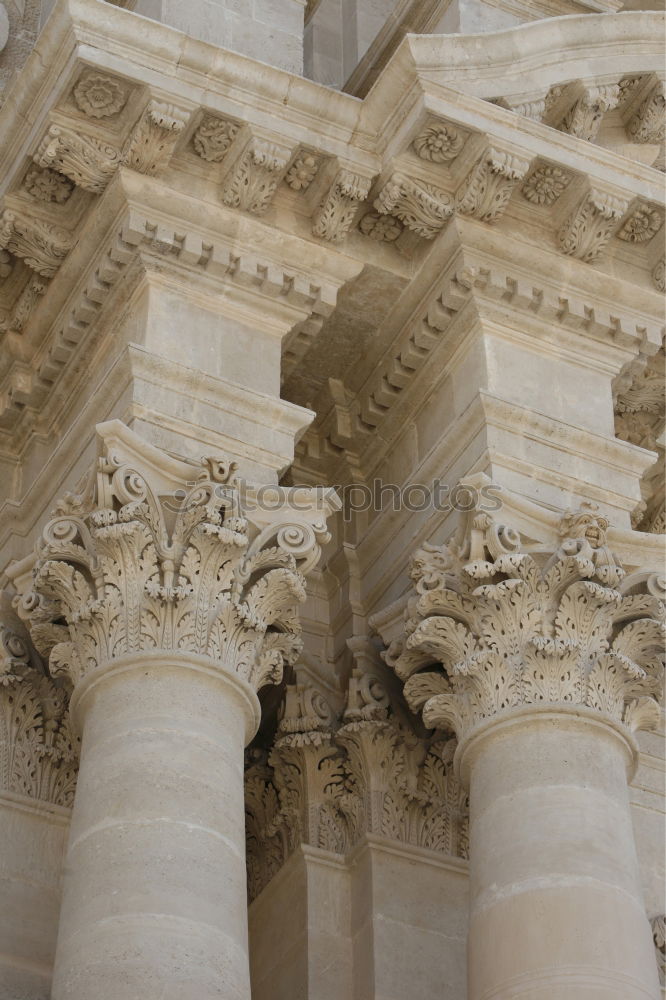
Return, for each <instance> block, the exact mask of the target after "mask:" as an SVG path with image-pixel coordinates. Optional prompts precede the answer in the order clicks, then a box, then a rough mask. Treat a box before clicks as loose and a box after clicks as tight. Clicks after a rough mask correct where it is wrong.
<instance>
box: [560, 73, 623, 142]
mask: <svg viewBox="0 0 666 1000" xmlns="http://www.w3.org/2000/svg"><path fill="white" fill-rule="evenodd" d="M579 89H582V93H581V94H580V96H578V97H577V98H576V100H575V101H574V102H573V104H572V105H571V106H570V107H569V109H568V110H567V112H566V114H565V115H564V117H563V118H562V120H561V121H560V123H559V125H558V126H557V127H558V128H559V129H560V131H562V132H568V133H569V135H575V136H577V137H578V138H579V139H587V140H588V141H591V140H592V139H594V137H595V136H596V134H597V132H598V131H599V126H600V125H601V120H602V118H603V116H604V114H605V113H606V112H607V111H612V110H613V108H615V107H617V105H618V103H619V101H620V96H621V93H620V87H619V86H618V85H617V84H608V85H604V86H600V87H583V88H579Z"/></svg>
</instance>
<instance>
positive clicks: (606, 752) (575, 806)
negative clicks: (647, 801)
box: [386, 507, 664, 1000]
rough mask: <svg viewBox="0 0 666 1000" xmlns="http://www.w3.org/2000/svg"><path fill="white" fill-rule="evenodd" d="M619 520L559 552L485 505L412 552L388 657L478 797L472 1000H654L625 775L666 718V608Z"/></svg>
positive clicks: (573, 535)
mask: <svg viewBox="0 0 666 1000" xmlns="http://www.w3.org/2000/svg"><path fill="white" fill-rule="evenodd" d="M607 529H608V522H607V521H606V519H605V518H603V517H602V516H601V515H600V514H598V512H596V511H595V510H593V509H591V508H590V507H588V508H586V509H583V510H580V511H577V512H568V513H567V514H565V515H564V516H563V517H562V520H561V524H560V541H559V545H556V546H555V547H554V550H553V548H550V550H547V551H544V546H537V545H535V544H534V543H533V544H532V545H529V544H527V542H526V541H525V539H524V538H523V537H521V534H520V533H519V532H518V531H515V530H514V529H512V528H510V527H508V526H506V525H502V524H500V523H497V522H495V521H493V520H492V519H491V517H490V516H489V514H488V513H483V512H479V511H475V512H473V513H472V514H470V515H469V516H468V522H467V525H466V526H465V529H464V531H463V532H461V533H460V534H459V535H458V537H457V538H456V539H455V541H454V542H453V543H451V544H450V545H448V546H427V547H425V548H424V549H421V550H420V551H419V552H417V553H416V555H415V557H414V559H413V562H412V579H413V581H414V585H415V589H416V594H415V596H414V597H413V598H412V599H411V600H410V602H409V606H408V609H407V611H406V616H405V625H404V629H403V632H402V635H401V636H400V637H399V638H398V639H396V640H394V642H393V643H392V644H391V646H390V648H389V650H388V653H387V654H386V658H387V661H388V662H389V663H390V664H391V665H392V666H393V668H394V670H395V671H396V673H397V674H398V676H399V677H401V678H402V679H403V680H404V682H405V688H404V690H405V696H406V697H407V700H408V702H409V703H410V705H411V706H412V708H413V709H414V710H421V711H422V713H423V719H424V722H425V724H426V725H427V726H429V727H443V728H451V729H453V730H455V732H456V735H457V737H458V741H459V745H458V749H457V751H456V760H455V763H456V767H457V770H458V773H459V774H460V775H461V777H462V779H463V781H464V782H465V783H469V787H470V883H471V915H470V937H469V984H468V985H469V997H470V1000H479V998H481V997H483V998H489V997H503V998H510V997H518V996H524V995H526V994H527V993H529V995H530V996H534V997H544V998H545V997H548V998H549V1000H560V998H564V997H570V996H572V995H573V994H575V995H576V996H577V997H581V998H582V997H590V998H591V997H600V996H604V997H608V998H610V997H614V998H617V1000H620V998H623V1000H627V998H630V997H631V998H634V997H635V998H638V997H648V996H649V997H654V998H657V997H658V995H659V992H658V983H657V975H656V965H655V962H654V955H653V949H652V944H651V936H650V928H649V924H648V921H647V918H646V914H645V909H644V903H643V900H642V895H641V889H640V882H639V876H638V864H637V859H636V849H635V845H634V838H633V830H632V825H631V816H630V813H629V801H628V795H627V774H628V773H629V775H631V772H632V770H633V768H634V766H635V763H636V759H637V744H636V741H635V737H634V733H635V732H636V731H637V730H640V729H644V728H650V727H651V726H652V725H654V724H656V722H657V721H658V719H659V706H658V703H657V696H658V694H659V691H660V688H661V680H662V677H663V659H662V657H663V637H664V626H663V620H664V606H663V604H662V602H661V601H660V600H659V597H658V596H657V595H658V593H659V590H658V581H657V580H656V578H655V577H650V576H649V574H641V573H638V574H631V575H628V576H625V571H624V569H623V568H622V566H621V565H620V564H619V562H618V560H617V559H616V558H615V556H614V555H613V553H612V552H611V550H610V548H609V547H608V543H607V537H606V531H607Z"/></svg>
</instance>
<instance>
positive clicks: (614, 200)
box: [559, 189, 629, 264]
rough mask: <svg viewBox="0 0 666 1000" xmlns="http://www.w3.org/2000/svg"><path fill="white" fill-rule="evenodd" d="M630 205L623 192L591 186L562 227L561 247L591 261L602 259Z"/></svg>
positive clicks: (568, 252)
mask: <svg viewBox="0 0 666 1000" xmlns="http://www.w3.org/2000/svg"><path fill="white" fill-rule="evenodd" d="M628 205H629V201H628V199H627V198H624V197H622V196H621V195H619V194H615V195H614V194H611V193H609V192H608V191H602V190H597V189H590V190H589V191H588V192H587V193H586V194H585V195H584V196H583V198H582V199H581V201H579V203H578V205H577V207H576V208H575V210H574V211H573V212H572V214H571V215H570V216H569V218H568V219H567V221H566V222H565V223H564V225H563V226H562V228H561V229H560V232H559V243H560V248H561V249H562V250H563V251H564V253H566V254H569V255H570V256H572V257H578V258H579V259H580V260H583V261H585V262H586V263H588V264H591V263H593V262H594V261H595V260H598V258H599V257H600V256H601V254H602V253H603V251H604V250H605V249H606V246H607V245H608V241H609V240H610V238H611V236H612V235H613V233H614V232H615V230H616V229H617V226H618V223H619V221H620V219H621V218H622V216H623V215H624V213H625V212H626V210H627V208H628Z"/></svg>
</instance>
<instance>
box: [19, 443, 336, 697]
mask: <svg viewBox="0 0 666 1000" xmlns="http://www.w3.org/2000/svg"><path fill="white" fill-rule="evenodd" d="M128 434H129V432H127V431H125V436H127V435H128ZM137 440H138V439H137ZM130 457H131V456H130ZM169 461H170V462H171V464H172V465H173V464H175V463H174V462H173V460H169ZM177 464H178V465H179V466H182V467H183V468H182V469H181V470H180V472H181V475H182V482H181V483H179V484H178V483H176V484H175V485H176V487H177V488H173V487H174V482H173V475H172V476H171V481H170V484H169V485H170V486H171V488H165V484H164V478H163V477H162V479H160V477H159V476H156V475H155V473H154V468H153V465H154V455H150V456H149V460H147V461H146V463H145V464H144V465H140V464H139V463H137V462H136V461H131V460H128V459H127V457H126V456H123V455H122V453H121V452H119V451H118V450H116V449H114V448H109V447H106V448H105V450H104V453H103V454H102V456H101V457H100V458H99V459H98V461H97V467H96V470H95V474H94V475H93V476H91V478H90V479H89V481H88V485H87V487H86V488H85V489H84V491H83V493H82V494H80V495H73V494H67V495H66V496H65V497H64V498H63V500H61V501H60V502H59V503H58V505H57V508H56V510H55V511H53V515H52V518H51V520H50V521H49V522H48V523H47V524H46V526H45V528H44V530H43V532H42V535H41V538H40V540H39V543H38V545H37V550H36V560H35V564H34V570H33V589H32V592H31V593H28V594H25V595H24V596H23V597H22V599H21V601H20V604H19V612H20V614H21V616H22V617H23V618H24V619H25V620H26V621H27V623H28V625H29V627H30V629H31V631H32V632H33V635H34V636H35V641H36V642H38V643H40V644H41V647H42V648H43V649H44V650H45V651H46V652H48V653H49V654H50V655H49V664H50V669H51V672H52V674H53V675H54V676H57V675H66V676H67V677H69V679H70V680H71V682H72V684H73V685H74V686H76V685H77V684H78V683H79V682H80V681H81V680H82V679H83V678H84V677H85V676H87V675H88V674H89V673H90V672H91V671H93V670H95V669H96V668H97V667H99V666H100V665H102V664H104V663H107V662H109V661H110V660H115V659H118V658H119V657H123V656H128V655H131V654H133V653H143V652H148V651H150V650H160V649H163V650H169V651H171V652H177V653H192V654H197V655H199V656H206V657H209V658H210V659H212V660H214V661H215V662H216V663H218V664H221V665H222V666H223V667H224V668H225V669H227V670H229V671H232V672H235V673H236V674H237V675H238V676H239V677H241V678H242V679H243V680H245V681H247V682H248V683H249V684H250V685H251V687H253V688H254V690H255V691H256V690H258V689H259V688H260V687H262V686H263V685H264V684H267V683H277V682H279V680H280V679H281V677H282V672H283V668H284V666H285V664H288V663H292V662H293V661H294V658H295V657H296V655H297V654H298V652H299V650H300V638H299V635H300V625H299V622H298V616H297V608H298V605H299V603H300V602H302V601H303V600H304V599H305V579H304V573H305V572H307V571H308V570H309V569H310V568H311V566H312V565H313V564H314V563H316V561H317V559H318V557H319V553H320V546H321V545H322V544H323V543H325V542H326V541H327V540H328V535H327V533H326V516H327V515H328V514H330V513H331V512H332V510H334V509H336V508H335V502H334V499H335V498H333V499H332V498H331V496H330V495H329V494H327V493H323V492H322V491H317V490H302V491H300V494H307V497H304V496H303V495H300V496H299V502H298V505H290V502H289V495H288V493H287V491H283V494H284V495H283V499H282V502H280V503H278V502H276V497H277V498H278V500H279V499H280V490H279V488H278V487H271V488H270V490H271V503H270V504H269V505H267V506H268V512H267V510H265V509H263V508H262V506H261V496H260V491H257V490H248V489H247V487H245V484H241V483H239V481H238V480H237V478H236V466H235V464H234V463H231V462H229V461H227V460H226V459H224V458H205V459H202V462H201V465H200V466H199V467H198V468H197V467H195V466H187V465H185V464H184V463H177ZM273 494H275V496H273ZM246 504H247V507H248V508H251V509H252V510H253V512H254V514H255V515H256V516H254V515H253V516H252V520H251V519H250V516H249V515H248V516H246V509H245V506H246Z"/></svg>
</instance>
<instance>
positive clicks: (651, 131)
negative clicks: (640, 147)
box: [626, 80, 666, 144]
mask: <svg viewBox="0 0 666 1000" xmlns="http://www.w3.org/2000/svg"><path fill="white" fill-rule="evenodd" d="M665 106H666V101H665V99H664V83H663V81H662V80H659V81H657V82H656V83H655V84H654V86H653V87H652V89H651V90H650V92H649V93H648V95H647V96H646V97H645V99H644V100H643V101H642V102H641V104H640V106H639V108H638V110H637V111H636V112H635V113H634V114H633V115H632V116H631V117H630V118H629V121H628V122H627V126H626V129H627V135H628V136H629V138H630V140H631V141H632V142H641V143H654V144H658V143H661V142H663V141H664V108H665Z"/></svg>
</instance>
